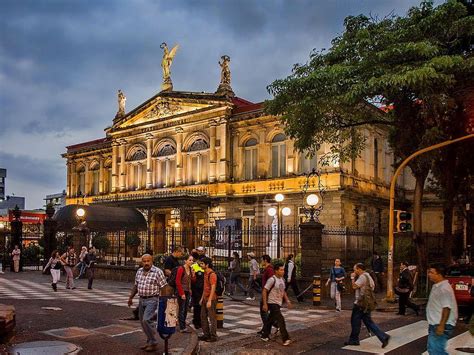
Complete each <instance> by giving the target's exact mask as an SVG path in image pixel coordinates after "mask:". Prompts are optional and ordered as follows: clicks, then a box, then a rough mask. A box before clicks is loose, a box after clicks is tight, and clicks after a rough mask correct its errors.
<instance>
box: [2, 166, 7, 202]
mask: <svg viewBox="0 0 474 355" xmlns="http://www.w3.org/2000/svg"><path fill="white" fill-rule="evenodd" d="M6 177H7V169H2V168H0V202H2V201H3V200H5V179H6Z"/></svg>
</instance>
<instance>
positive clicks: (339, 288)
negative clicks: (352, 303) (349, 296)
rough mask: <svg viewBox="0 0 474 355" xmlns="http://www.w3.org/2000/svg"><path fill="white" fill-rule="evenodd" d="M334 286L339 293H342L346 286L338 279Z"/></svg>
mask: <svg viewBox="0 0 474 355" xmlns="http://www.w3.org/2000/svg"><path fill="white" fill-rule="evenodd" d="M336 288H337V290H338V291H339V292H340V293H342V292H344V291H345V290H346V287H345V286H344V283H343V282H342V281H340V282H338V283H337V284H336Z"/></svg>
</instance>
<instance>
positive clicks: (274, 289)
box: [265, 276, 285, 307]
mask: <svg viewBox="0 0 474 355" xmlns="http://www.w3.org/2000/svg"><path fill="white" fill-rule="evenodd" d="M265 288H266V290H267V291H270V293H269V294H268V300H267V303H268V304H277V305H279V306H280V307H281V305H282V303H283V296H284V295H285V280H283V278H282V277H276V276H272V277H270V278H269V279H268V281H267V283H266V284H265Z"/></svg>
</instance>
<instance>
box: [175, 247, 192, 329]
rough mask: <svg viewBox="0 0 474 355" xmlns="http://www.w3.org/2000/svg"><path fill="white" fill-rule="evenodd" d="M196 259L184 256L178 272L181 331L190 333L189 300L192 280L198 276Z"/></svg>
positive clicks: (177, 283) (177, 286)
mask: <svg viewBox="0 0 474 355" xmlns="http://www.w3.org/2000/svg"><path fill="white" fill-rule="evenodd" d="M193 262H194V259H193V256H192V255H187V256H186V257H185V258H184V265H183V266H179V267H178V270H177V274H176V290H177V292H178V305H179V313H178V320H179V331H180V332H181V333H190V331H189V330H188V329H186V317H187V315H188V308H189V302H190V301H191V282H192V281H193V279H195V278H196V276H195V275H194V270H193V268H192V265H193Z"/></svg>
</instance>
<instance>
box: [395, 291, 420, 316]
mask: <svg viewBox="0 0 474 355" xmlns="http://www.w3.org/2000/svg"><path fill="white" fill-rule="evenodd" d="M409 296H410V292H399V293H398V313H400V314H405V310H406V308H407V307H408V308H411V309H413V310H414V311H415V312H418V306H417V305H416V304H414V303H413V302H412V301H410V298H409Z"/></svg>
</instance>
